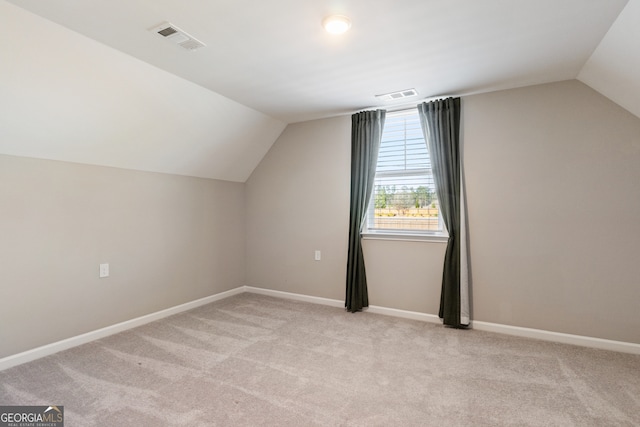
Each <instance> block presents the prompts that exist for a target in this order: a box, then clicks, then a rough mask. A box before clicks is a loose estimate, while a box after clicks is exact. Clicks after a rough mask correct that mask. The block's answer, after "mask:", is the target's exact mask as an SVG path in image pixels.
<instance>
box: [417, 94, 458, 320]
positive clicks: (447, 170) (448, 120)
mask: <svg viewBox="0 0 640 427" xmlns="http://www.w3.org/2000/svg"><path fill="white" fill-rule="evenodd" d="M418 111H419V113H420V114H419V115H420V122H421V125H422V130H423V132H424V135H425V139H426V140H427V146H428V149H429V156H430V158H431V168H432V170H433V178H434V181H435V184H436V192H437V195H438V201H439V203H440V213H441V214H442V220H443V221H444V224H445V226H446V227H447V231H448V233H449V241H448V243H447V250H446V252H445V257H444V268H443V273H442V291H441V294H440V312H439V316H440V318H441V319H443V323H444V324H445V325H449V326H453V327H458V328H459V327H465V326H468V325H469V317H470V316H469V297H468V295H469V279H468V273H467V272H468V266H467V265H466V263H467V257H466V229H465V227H466V221H463V220H462V218H463V215H464V199H463V192H462V169H461V168H462V163H461V156H460V98H447V99H442V100H438V101H433V102H428V103H427V102H425V103H423V104H420V105H418ZM463 264H464V265H463Z"/></svg>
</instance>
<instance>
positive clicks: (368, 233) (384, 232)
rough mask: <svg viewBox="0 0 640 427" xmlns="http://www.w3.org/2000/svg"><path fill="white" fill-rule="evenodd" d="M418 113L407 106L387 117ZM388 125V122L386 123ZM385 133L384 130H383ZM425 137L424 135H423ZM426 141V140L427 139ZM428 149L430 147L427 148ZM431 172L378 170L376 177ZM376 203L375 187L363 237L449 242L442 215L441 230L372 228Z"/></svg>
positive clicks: (439, 222) (426, 171)
mask: <svg viewBox="0 0 640 427" xmlns="http://www.w3.org/2000/svg"><path fill="white" fill-rule="evenodd" d="M410 112H411V113H414V112H415V114H416V115H417V114H418V109H417V108H407V109H403V110H395V111H388V115H387V117H389V115H391V114H394V113H395V115H402V114H407V113H410ZM385 126H386V123H385ZM383 133H384V130H383ZM423 137H424V135H423ZM425 143H426V141H425ZM427 150H428V149H427ZM428 173H429V169H428V168H422V169H404V170H395V171H384V172H380V173H379V172H377V171H376V178H377V177H378V176H379V175H383V176H387V177H400V176H422V175H425V174H428ZM374 205H375V188H374V190H373V191H372V194H371V200H370V201H369V206H367V214H366V218H365V221H364V225H363V230H362V232H361V233H360V235H361V237H362V238H363V239H372V240H399V241H414V242H415V241H431V242H447V241H448V239H449V234H448V233H447V229H446V227H445V226H444V223H443V221H442V216H441V215H440V214H439V215H438V224H439V226H440V230H438V231H436V230H401V229H370V228H369V221H370V219H371V216H372V215H373V213H372V212H375V208H372V206H374Z"/></svg>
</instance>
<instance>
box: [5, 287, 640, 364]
mask: <svg viewBox="0 0 640 427" xmlns="http://www.w3.org/2000/svg"><path fill="white" fill-rule="evenodd" d="M244 292H250V293H254V294H260V295H266V296H272V297H276V298H285V299H290V300H296V301H302V302H309V303H312V304H321V305H327V306H331V307H339V308H344V301H341V300H335V299H330V298H322V297H315V296H310V295H303V294H295V293H291V292H283V291H275V290H272V289H264V288H256V287H253V286H240V287H238V288H235V289H231V290H229V291H225V292H221V293H218V294H215V295H211V296H208V297H205V298H201V299H198V300H195V301H191V302H188V303H185V304H180V305H177V306H175V307H170V308H167V309H165V310H161V311H157V312H155V313H151V314H147V315H145V316H141V317H137V318H135V319H131V320H127V321H125V322H121V323H117V324H115V325H111V326H107V327H105V328H102V329H98V330H95V331H91V332H87V333H85V334H82V335H78V336H75V337H71V338H67V339H64V340H62V341H58V342H54V343H51V344H47V345H44V346H42V347H37V348H34V349H32V350H28V351H25V352H22V353H18V354H14V355H11V356H8V357H5V358H3V359H0V371H2V370H4V369H8V368H11V367H13V366H17V365H21V364H23V363H27V362H30V361H32V360H36V359H39V358H41V357H45V356H48V355H50V354H54V353H57V352H59V351H62V350H67V349H69V348H72V347H76V346H78V345H81V344H85V343H88V342H91V341H95V340H97V339H100V338H104V337H107V336H109V335H113V334H116V333H118V332H123V331H126V330H128V329H132V328H135V327H138V326H142V325H144V324H147V323H150V322H153V321H155V320H160V319H163V318H165V317H168V316H172V315H174V314H178V313H181V312H183V311H187V310H191V309H193V308H196V307H200V306H202V305H205V304H209V303H212V302H215V301H219V300H221V299H224V298H228V297H231V296H234V295H238V294H241V293H244ZM365 310H366V311H367V312H368V313H374V314H383V315H386V316H394V317H400V318H404V319H412V320H420V321H423V322H428V323H442V322H441V320H440V319H439V318H438V316H436V315H434V314H427V313H419V312H415V311H406V310H398V309H395V308H387V307H379V306H369V308H367V309H365ZM471 326H472V328H473V329H476V330H478V331H487V332H496V333H500V334H505V335H513V336H517V337H524V338H534V339H539V340H543V341H551V342H557V343H562V344H572V345H578V346H582V347H591V348H598V349H602V350H610V351H617V352H621V353H631V354H638V355H640V344H635V343H628V342H623V341H613V340H606V339H601V338H593V337H586V336H581V335H571V334H564V333H560V332H551V331H544V330H541V329H530V328H522V327H519V326H509V325H501V324H498V323H489V322H481V321H473V322H472V325H471Z"/></svg>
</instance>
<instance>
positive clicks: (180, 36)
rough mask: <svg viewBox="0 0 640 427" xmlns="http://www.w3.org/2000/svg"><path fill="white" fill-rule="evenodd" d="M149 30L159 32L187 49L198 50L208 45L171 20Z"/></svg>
mask: <svg viewBox="0 0 640 427" xmlns="http://www.w3.org/2000/svg"><path fill="white" fill-rule="evenodd" d="M149 31H151V32H154V33H157V34H158V35H160V36H162V37H163V38H165V39H166V40H169V41H171V42H172V43H175V44H177V45H178V46H180V47H182V48H184V49H186V50H196V49H199V48H201V47H205V46H206V45H205V44H204V43H202V42H201V41H200V40H198V39H196V38H195V37H193V36H191V35H189V34H187V33H185V32H184V31H182V30H181V29H180V28H178V27H176V26H175V25H173V24H171V23H169V22H163V23H162V24H160V25H158V26H156V27H153V28H152V29H150V30H149Z"/></svg>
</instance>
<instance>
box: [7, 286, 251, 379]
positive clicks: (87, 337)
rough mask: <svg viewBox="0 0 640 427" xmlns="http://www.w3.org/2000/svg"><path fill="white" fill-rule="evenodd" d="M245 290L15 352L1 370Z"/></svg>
mask: <svg viewBox="0 0 640 427" xmlns="http://www.w3.org/2000/svg"><path fill="white" fill-rule="evenodd" d="M243 292H245V290H244V287H242V286H241V287H239V288H235V289H231V290H229V291H225V292H220V293H219V294H215V295H210V296H208V297H204V298H200V299H197V300H195V301H190V302H187V303H185V304H180V305H177V306H175V307H170V308H167V309H165V310H160V311H156V312H155V313H151V314H147V315H145V316H141V317H136V318H135V319H131V320H127V321H125V322H121V323H116V324H115V325H111V326H107V327H104V328H101V329H97V330H95V331H91V332H87V333H85V334H82V335H77V336H75V337H71V338H67V339H64V340H62V341H57V342H54V343H51V344H47V345H43V346H41V347H37V348H34V349H32V350H27V351H24V352H22V353H18V354H14V355H11V356H7V357H5V358H2V359H0V371H2V370H4V369H9V368H11V367H13V366H17V365H21V364H23V363H27V362H31V361H32V360H36V359H39V358H41V357H45V356H49V355H50V354H54V353H57V352H59V351H63V350H67V349H69V348H72V347H76V346H79V345H81V344H86V343H88V342H91V341H95V340H98V339H100V338H104V337H107V336H109V335H113V334H117V333H118V332H123V331H126V330H127V329H132V328H135V327H138V326H142V325H145V324H147V323H150V322H153V321H155V320H160V319H163V318H165V317H169V316H172V315H174V314H178V313H181V312H183V311H187V310H191V309H193V308H196V307H200V306H202V305H205V304H209V303H212V302H214V301H219V300H221V299H224V298H228V297H230V296H233V295H237V294H241V293H243Z"/></svg>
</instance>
